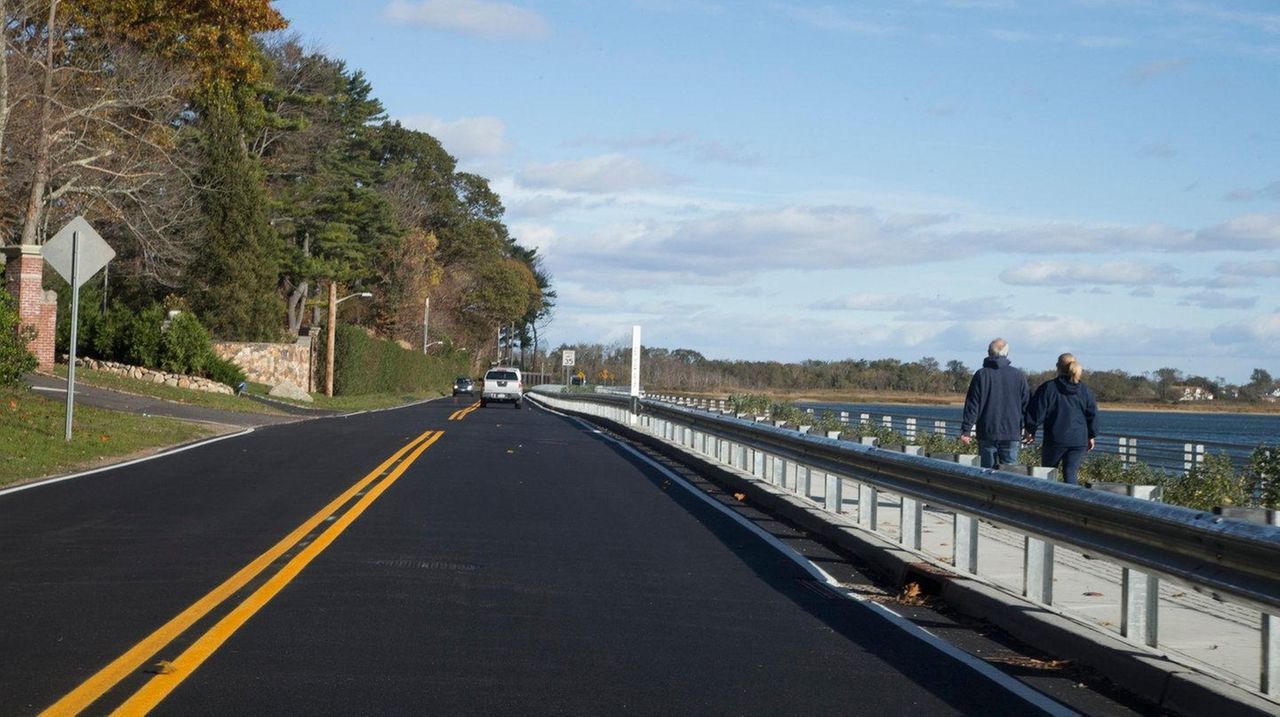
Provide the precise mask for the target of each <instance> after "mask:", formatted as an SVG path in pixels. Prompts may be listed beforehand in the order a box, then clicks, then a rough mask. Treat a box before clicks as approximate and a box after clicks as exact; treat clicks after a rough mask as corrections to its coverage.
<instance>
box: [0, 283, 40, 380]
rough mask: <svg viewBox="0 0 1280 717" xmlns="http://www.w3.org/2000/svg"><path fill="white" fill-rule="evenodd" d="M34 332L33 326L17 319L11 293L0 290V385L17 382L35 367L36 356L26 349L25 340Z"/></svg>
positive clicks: (15, 304) (32, 335)
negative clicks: (23, 323) (24, 324)
mask: <svg viewBox="0 0 1280 717" xmlns="http://www.w3.org/2000/svg"><path fill="white" fill-rule="evenodd" d="M35 334H36V331H35V329H34V328H32V327H30V326H23V325H22V323H21V322H20V321H19V320H18V308H17V302H16V301H14V298H13V295H12V294H10V293H9V292H7V291H3V290H0V386H11V385H14V384H16V383H18V381H20V380H22V374H24V373H27V372H28V371H31V370H32V369H34V368H35V367H36V357H35V356H33V355H32V354H31V352H30V351H28V350H27V342H28V341H30V340H31V339H33V338H35Z"/></svg>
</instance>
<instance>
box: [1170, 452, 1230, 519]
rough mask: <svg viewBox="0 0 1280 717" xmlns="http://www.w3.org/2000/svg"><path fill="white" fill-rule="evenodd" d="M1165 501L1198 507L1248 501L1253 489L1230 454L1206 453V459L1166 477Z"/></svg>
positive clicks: (1202, 508) (1199, 508)
mask: <svg viewBox="0 0 1280 717" xmlns="http://www.w3.org/2000/svg"><path fill="white" fill-rule="evenodd" d="M1164 501H1165V502H1166V503H1173V504H1175V505H1184V506H1186V507H1188V508H1195V509H1197V510H1211V509H1212V508H1213V507H1214V506H1218V505H1223V506H1227V505H1247V504H1248V501H1249V490H1248V488H1247V487H1246V485H1245V478H1244V476H1241V475H1237V474H1236V471H1235V467H1234V466H1232V465H1231V459H1230V458H1229V457H1227V456H1226V455H1222V454H1214V455H1208V456H1205V459H1204V462H1203V463H1199V464H1197V465H1195V466H1192V468H1191V470H1189V471H1187V472H1186V473H1184V474H1181V475H1172V476H1169V477H1167V478H1166V479H1165V480H1164Z"/></svg>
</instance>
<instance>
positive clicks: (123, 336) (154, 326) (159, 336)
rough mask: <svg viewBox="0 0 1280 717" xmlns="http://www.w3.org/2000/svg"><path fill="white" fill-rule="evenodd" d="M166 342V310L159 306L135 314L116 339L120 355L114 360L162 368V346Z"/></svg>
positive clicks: (152, 306) (153, 305)
mask: <svg viewBox="0 0 1280 717" xmlns="http://www.w3.org/2000/svg"><path fill="white" fill-rule="evenodd" d="M163 340H164V309H163V308H162V307H161V306H160V305H159V304H152V305H151V306H149V307H147V308H145V309H143V310H142V311H139V312H137V313H135V314H133V315H132V316H131V317H130V318H129V320H128V322H127V323H125V324H124V326H123V327H122V331H121V333H120V335H119V337H118V338H117V339H116V346H117V351H118V353H117V354H116V356H115V358H114V359H113V360H115V361H119V362H121V363H127V364H131V365H133V366H146V367H148V368H160V346H161V343H162V342H163Z"/></svg>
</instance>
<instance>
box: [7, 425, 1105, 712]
mask: <svg viewBox="0 0 1280 717" xmlns="http://www.w3.org/2000/svg"><path fill="white" fill-rule="evenodd" d="M468 402H469V399H454V400H448V399H446V400H442V401H437V402H433V403H429V404H424V405H419V406H415V407H410V408H405V409H400V410H395V411H385V412H378V413H368V414H360V415H354V416H349V417H345V418H330V419H322V420H314V421H307V422H300V423H293V424H287V425H277V426H270V427H266V428H260V429H258V430H256V431H255V432H253V433H251V434H249V435H246V436H242V437H238V438H234V439H229V440H223V441H221V442H217V443H212V444H209V445H205V446H201V447H197V448H194V449H191V450H187V451H184V452H181V453H177V454H171V455H167V456H165V457H162V458H159V459H156V460H151V461H146V462H143V463H138V464H134V465H132V466H129V467H127V468H122V469H117V470H111V471H106V472H102V473H97V474H93V475H90V476H85V477H83V478H77V479H73V480H68V481H63V482H58V483H52V484H46V485H38V486H35V487H28V488H26V489H23V490H20V491H16V492H5V493H0V545H2V546H3V550H2V551H0V664H3V665H4V668H3V669H2V670H0V714H4V715H15V714H36V713H39V712H41V711H42V710H45V709H46V708H50V707H53V708H54V710H53V711H52V712H51V713H74V712H76V711H79V710H82V709H84V710H87V712H88V713H91V714H101V713H107V712H110V711H112V710H115V709H117V708H122V709H123V710H124V711H125V712H126V713H135V712H140V711H145V710H147V709H152V708H154V711H155V713H156V714H175V715H189V714H344V715H347V714H450V715H454V714H485V715H489V714H522V715H525V714H574V715H576V714H614V713H630V714H673V713H674V714H688V713H693V714H759V715H765V714H768V715H777V714H917V715H935V714H988V715H989V714H1042V713H1044V709H1045V708H1047V709H1053V708H1054V706H1055V704H1056V703H1054V702H1052V701H1045V700H1043V698H1040V697H1038V696H1036V695H1034V694H1032V695H1031V697H1030V698H1029V699H1030V700H1031V701H1028V698H1027V697H1026V696H1025V695H1024V696H1020V695H1018V694H1014V693H1012V692H1010V691H1009V689H1008V688H1007V687H1006V686H1004V685H1001V684H998V682H997V681H993V680H992V679H990V678H989V677H988V676H986V675H985V674H982V673H980V672H978V671H976V670H975V669H974V667H973V666H972V665H971V664H968V663H965V662H961V661H957V660H956V659H954V658H953V657H951V656H949V655H948V654H945V653H944V652H943V651H941V650H939V649H937V648H936V647H935V646H932V645H930V644H929V643H927V642H926V641H924V640H922V639H918V637H916V636H913V635H912V634H910V633H909V632H907V631H904V630H903V629H902V628H901V627H900V626H898V625H896V624H894V622H892V621H891V620H889V619H886V618H885V617H884V615H883V613H882V612H881V611H880V610H879V608H876V607H874V606H871V605H869V604H866V603H862V602H858V601H854V600H850V599H847V598H845V597H840V596H838V595H836V594H835V593H833V592H831V591H830V590H828V589H826V588H824V587H822V585H821V584H820V583H818V582H816V581H815V580H814V577H813V575H812V574H811V573H810V572H807V571H806V570H804V569H802V568H801V567H800V566H799V565H797V563H796V562H794V561H793V560H792V559H790V558H788V557H787V556H786V555H784V554H783V553H782V552H780V551H779V550H778V549H777V548H776V547H774V546H773V545H771V544H770V542H768V541H766V540H764V539H762V538H761V537H760V535H758V534H757V533H756V532H753V531H752V530H750V529H748V528H747V527H744V525H743V524H741V523H740V522H739V521H738V520H735V518H734V517H733V516H732V515H730V514H728V513H727V512H725V511H722V510H721V509H719V508H718V507H717V506H716V505H714V504H713V502H714V501H708V500H705V499H703V498H701V497H699V495H697V494H696V493H697V492H696V491H689V490H687V489H686V488H685V487H683V486H682V483H681V479H680V478H678V477H676V476H674V475H672V474H669V473H666V472H664V471H662V470H660V469H659V468H657V467H655V466H654V465H652V464H650V463H648V462H646V461H644V460H643V459H641V458H639V457H637V456H636V455H635V454H633V453H631V452H629V451H628V450H627V449H625V448H622V447H620V446H618V445H617V444H615V443H613V442H611V441H610V440H608V439H607V438H606V437H604V436H602V435H600V434H598V433H596V432H593V431H592V430H590V429H587V428H584V427H583V426H582V425H581V424H579V423H577V422H576V421H573V420H570V419H567V418H563V417H560V416H556V415H553V414H551V413H548V412H545V411H543V410H540V409H534V408H525V409H524V410H515V409H513V408H511V407H509V406H499V407H491V408H487V409H483V410H472V411H463V410H461V409H464V408H465V407H466V406H467V405H468ZM843 579H844V578H842V580H843ZM854 580H856V578H854ZM1033 702H1036V704H1033ZM1087 704H1103V705H1110V703H1108V702H1106V701H1105V700H1104V701H1103V702H1099V703H1087ZM1098 709H1099V710H1100V711H1101V708H1098ZM1089 711H1091V710H1089Z"/></svg>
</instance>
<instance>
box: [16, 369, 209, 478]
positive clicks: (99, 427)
mask: <svg viewBox="0 0 1280 717" xmlns="http://www.w3.org/2000/svg"><path fill="white" fill-rule="evenodd" d="M65 411H66V404H65V402H63V401H51V400H49V399H47V398H44V397H43V396H41V395H39V394H37V393H36V392H35V391H31V390H29V389H25V388H17V389H14V388H6V389H0V485H6V484H9V483H14V482H16V481H20V480H25V479H30V478H39V477H42V476H49V475H57V474H61V473H69V472H71V471H72V470H73V469H86V468H92V467H94V466H97V465H101V464H103V463H106V462H108V461H110V460H111V459H120V458H126V457H131V456H134V455H141V454H143V453H144V452H148V451H150V450H153V449H156V448H161V447H165V446H172V445H177V444H179V443H185V442H187V441H191V440H194V439H197V438H202V437H205V436H209V435H212V434H213V433H215V431H214V430H213V429H211V428H209V427H208V426H202V425H199V424H194V423H187V422H184V421H176V420H173V419H168V418H156V417H149V416H139V415H134V414H129V413H120V412H117V411H107V410H103V409H99V408H92V407H90V406H76V410H75V422H74V424H73V426H72V440H71V442H70V443H68V442H66V441H65V440H64V439H63V435H64V431H65V422H66V413H65Z"/></svg>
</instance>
